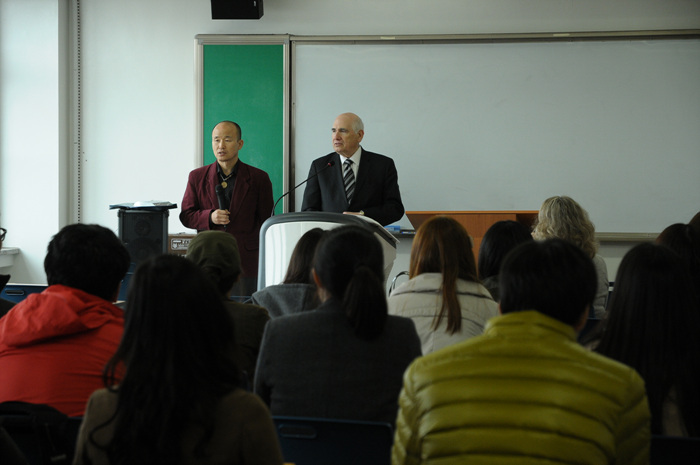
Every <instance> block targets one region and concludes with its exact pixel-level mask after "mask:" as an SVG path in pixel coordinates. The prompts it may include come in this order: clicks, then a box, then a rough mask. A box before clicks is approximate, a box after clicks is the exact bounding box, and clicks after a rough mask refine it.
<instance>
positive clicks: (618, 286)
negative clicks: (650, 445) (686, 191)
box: [595, 243, 700, 437]
mask: <svg viewBox="0 0 700 465" xmlns="http://www.w3.org/2000/svg"><path fill="white" fill-rule="evenodd" d="M699 330H700V313H698V302H697V296H696V293H694V292H693V284H692V282H691V280H690V277H689V275H688V272H687V270H686V269H685V267H684V265H683V263H682V260H681V258H680V257H678V256H677V255H676V254H675V253H674V252H673V251H671V250H669V249H668V248H666V247H665V246H661V245H655V244H648V243H647V244H640V245H638V246H636V247H634V248H633V249H631V250H630V251H629V252H627V254H626V255H625V256H624V258H623V259H622V261H621V262H620V267H619V268H618V271H617V276H616V277H615V289H614V290H613V292H612V296H611V297H610V304H609V305H608V315H607V317H606V321H605V329H604V331H603V332H602V335H601V337H600V341H599V343H598V345H597V347H596V348H595V350H596V352H599V353H601V354H603V355H606V356H608V357H611V358H613V359H615V360H618V361H620V362H622V363H624V364H626V365H629V366H631V367H632V368H634V369H635V370H637V371H638V372H639V374H640V375H641V376H642V378H644V381H645V382H646V390H647V396H648V397H649V409H650V411H651V432H652V434H660V435H669V436H695V437H698V436H700V396H698V393H700V371H699V370H698V367H700V338H699V337H698V332H699Z"/></svg>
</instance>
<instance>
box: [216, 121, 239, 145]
mask: <svg viewBox="0 0 700 465" xmlns="http://www.w3.org/2000/svg"><path fill="white" fill-rule="evenodd" d="M221 123H226V124H233V125H234V126H235V127H236V129H237V130H238V140H241V138H243V132H242V131H241V126H240V124H238V123H236V122H235V121H229V120H227V119H225V120H223V121H219V122H218V123H216V124H215V125H214V127H213V128H212V129H211V130H212V132H213V131H214V129H215V128H216V127H217V126H218V125H220V124H221Z"/></svg>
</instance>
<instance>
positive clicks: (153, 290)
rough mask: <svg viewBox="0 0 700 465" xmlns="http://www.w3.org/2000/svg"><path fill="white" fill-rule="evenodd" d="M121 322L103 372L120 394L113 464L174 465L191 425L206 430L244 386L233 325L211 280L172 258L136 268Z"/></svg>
mask: <svg viewBox="0 0 700 465" xmlns="http://www.w3.org/2000/svg"><path fill="white" fill-rule="evenodd" d="M124 316H125V324H124V335H123V337H122V341H121V343H120V345H119V348H118V349H117V352H116V354H115V355H114V357H113V358H112V359H111V360H110V362H109V363H108V364H107V367H105V384H106V385H108V386H115V384H116V383H118V386H116V387H115V388H116V389H117V391H118V392H119V406H118V408H119V411H118V412H117V414H118V415H117V416H116V424H115V433H114V436H113V440H112V444H111V445H110V446H111V454H112V458H113V459H115V458H119V460H116V459H115V460H114V461H112V463H116V462H118V463H145V462H152V460H153V457H159V458H160V459H161V460H163V461H166V460H165V459H166V458H167V459H168V460H175V459H176V458H177V457H178V454H179V453H180V451H179V446H180V443H179V441H180V438H181V434H182V431H183V429H184V428H185V427H186V426H187V422H191V423H197V424H199V422H202V423H201V424H202V425H206V424H207V422H209V421H211V418H212V409H213V408H214V406H215V405H216V403H217V402H218V400H219V399H220V397H221V396H222V395H224V394H225V393H226V392H229V391H231V390H233V389H234V388H235V387H236V386H237V385H238V383H239V379H240V373H239V371H238V369H237V367H236V365H235V362H234V354H233V351H234V350H235V349H234V347H235V336H234V327H233V324H232V321H231V319H230V317H229V315H228V313H227V312H226V310H225V308H224V304H223V302H222V301H221V299H220V297H219V295H218V293H217V292H216V289H215V287H214V285H213V283H212V282H211V280H210V279H209V278H208V277H207V276H206V275H205V274H204V273H203V271H202V270H201V269H200V268H199V267H198V266H197V265H195V264H194V263H192V262H191V261H189V260H187V259H185V258H183V257H179V256H175V255H159V256H156V257H152V258H150V259H148V260H145V261H143V262H141V264H139V266H138V267H137V268H136V271H135V272H134V275H133V277H132V279H131V283H130V286H129V294H128V298H127V301H126V309H125V312H124ZM122 363H123V366H124V367H125V373H124V375H123V377H121V379H117V378H119V377H120V376H119V373H120V371H121V367H122V365H121V364H122ZM134 412H138V415H135V414H134Z"/></svg>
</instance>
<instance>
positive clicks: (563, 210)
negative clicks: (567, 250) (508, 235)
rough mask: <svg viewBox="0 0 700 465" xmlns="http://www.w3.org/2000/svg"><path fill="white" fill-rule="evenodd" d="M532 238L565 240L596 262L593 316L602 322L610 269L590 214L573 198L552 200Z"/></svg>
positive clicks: (560, 197)
mask: <svg viewBox="0 0 700 465" xmlns="http://www.w3.org/2000/svg"><path fill="white" fill-rule="evenodd" d="M532 237H534V238H535V239H537V240H542V239H551V238H554V237H557V238H559V239H564V240H566V241H569V242H571V243H572V244H574V245H577V246H578V247H580V248H581V250H583V251H584V252H585V253H586V254H587V255H588V256H589V257H591V258H592V259H593V264H594V265H595V269H596V276H597V277H598V286H597V288H596V289H597V290H596V296H595V300H594V301H593V312H591V316H595V317H596V318H603V317H604V316H605V305H606V303H607V299H608V290H609V288H610V283H609V281H608V267H607V266H606V265H605V261H604V260H603V257H601V256H600V255H598V254H597V252H598V243H597V242H596V238H595V226H593V223H591V220H590V219H589V217H588V212H587V211H586V210H584V209H583V208H582V207H581V205H579V204H578V202H576V201H575V200H573V199H572V198H570V197H566V196H556V197H550V198H548V199H547V200H545V201H544V202H543V203H542V207H540V212H539V214H538V215H537V219H536V220H535V228H534V231H533V232H532Z"/></svg>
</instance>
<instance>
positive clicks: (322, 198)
mask: <svg viewBox="0 0 700 465" xmlns="http://www.w3.org/2000/svg"><path fill="white" fill-rule="evenodd" d="M330 161H335V165H334V166H332V167H330V168H328V169H326V170H325V171H324V172H322V173H319V174H318V176H314V175H315V174H316V173H318V172H319V171H320V170H321V169H323V168H324V167H326V166H327V165H328V163H329V162H330ZM342 171H343V168H342V166H340V164H339V163H338V154H337V153H335V152H333V153H329V154H328V155H326V156H323V157H321V158H317V159H316V160H314V161H313V162H312V163H311V169H310V170H309V182H308V183H307V184H306V188H305V189H304V201H303V202H302V205H301V209H302V211H324V212H335V213H343V212H345V211H351V212H359V211H360V210H363V211H364V212H365V215H366V216H369V217H370V218H372V219H373V220H375V221H377V222H378V223H379V224H381V225H382V226H386V225H387V224H391V223H393V222H395V221H398V220H400V219H401V217H402V216H403V213H404V208H403V203H401V193H400V192H399V182H398V174H397V173H396V166H395V165H394V160H392V159H391V158H389V157H386V156H384V155H379V154H378V153H373V152H368V151H366V150H365V149H362V155H361V158H360V169H359V172H358V173H357V184H355V194H354V196H353V198H352V202H351V203H350V204H349V205H348V201H347V198H346V197H345V187H344V185H343V173H342ZM312 176H313V177H312Z"/></svg>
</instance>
